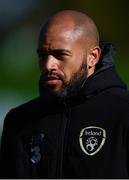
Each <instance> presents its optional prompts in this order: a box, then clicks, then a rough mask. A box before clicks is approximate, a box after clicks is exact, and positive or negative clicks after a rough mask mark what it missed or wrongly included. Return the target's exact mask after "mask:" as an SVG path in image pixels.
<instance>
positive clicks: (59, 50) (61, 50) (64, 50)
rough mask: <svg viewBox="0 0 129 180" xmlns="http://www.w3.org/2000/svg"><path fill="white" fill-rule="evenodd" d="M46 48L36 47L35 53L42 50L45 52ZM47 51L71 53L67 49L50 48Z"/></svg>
mask: <svg viewBox="0 0 129 180" xmlns="http://www.w3.org/2000/svg"><path fill="white" fill-rule="evenodd" d="M46 51H47V49H46V48H38V49H37V53H42V52H46ZM48 52H52V53H62V52H65V53H68V54H69V55H72V53H71V52H70V51H69V50H67V49H52V50H48Z"/></svg>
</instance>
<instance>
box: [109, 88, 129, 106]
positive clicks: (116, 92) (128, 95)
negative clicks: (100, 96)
mask: <svg viewBox="0 0 129 180" xmlns="http://www.w3.org/2000/svg"><path fill="white" fill-rule="evenodd" d="M108 92H109V93H111V94H112V95H113V96H116V97H117V98H118V99H120V100H121V101H123V102H126V103H127V104H128V105H129V91H128V90H127V89H124V88H110V89H109V90H108Z"/></svg>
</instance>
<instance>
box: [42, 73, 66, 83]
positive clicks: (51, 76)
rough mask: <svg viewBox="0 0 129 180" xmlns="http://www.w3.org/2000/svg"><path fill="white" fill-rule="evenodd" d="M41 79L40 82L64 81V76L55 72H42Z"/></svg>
mask: <svg viewBox="0 0 129 180" xmlns="http://www.w3.org/2000/svg"><path fill="white" fill-rule="evenodd" d="M41 79H42V81H46V80H49V79H58V80H61V81H64V75H62V74H59V73H57V72H46V71H45V72H42V74H41Z"/></svg>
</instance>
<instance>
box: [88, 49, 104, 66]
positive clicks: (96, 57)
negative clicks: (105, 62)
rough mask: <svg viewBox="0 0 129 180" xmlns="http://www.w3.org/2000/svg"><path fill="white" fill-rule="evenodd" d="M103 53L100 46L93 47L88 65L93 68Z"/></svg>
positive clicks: (89, 54)
mask: <svg viewBox="0 0 129 180" xmlns="http://www.w3.org/2000/svg"><path fill="white" fill-rule="evenodd" d="M100 54H101V49H100V47H99V46H95V47H94V48H91V49H90V50H89V52H88V55H87V66H88V68H89V69H90V68H93V67H95V66H96V64H97V63H98V61H99V58H100Z"/></svg>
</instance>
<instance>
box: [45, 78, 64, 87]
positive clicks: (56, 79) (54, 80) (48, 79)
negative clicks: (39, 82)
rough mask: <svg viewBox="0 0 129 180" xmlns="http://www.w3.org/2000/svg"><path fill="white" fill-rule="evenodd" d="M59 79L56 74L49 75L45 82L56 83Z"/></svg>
mask: <svg viewBox="0 0 129 180" xmlns="http://www.w3.org/2000/svg"><path fill="white" fill-rule="evenodd" d="M60 81H61V79H60V78H59V77H57V76H51V77H48V78H47V84H48V85H53V86H54V85H57V84H58V83H59V82H60Z"/></svg>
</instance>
